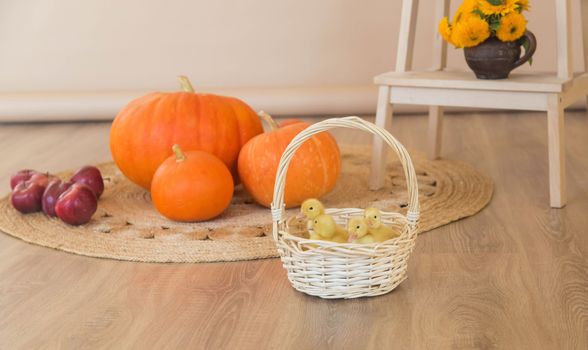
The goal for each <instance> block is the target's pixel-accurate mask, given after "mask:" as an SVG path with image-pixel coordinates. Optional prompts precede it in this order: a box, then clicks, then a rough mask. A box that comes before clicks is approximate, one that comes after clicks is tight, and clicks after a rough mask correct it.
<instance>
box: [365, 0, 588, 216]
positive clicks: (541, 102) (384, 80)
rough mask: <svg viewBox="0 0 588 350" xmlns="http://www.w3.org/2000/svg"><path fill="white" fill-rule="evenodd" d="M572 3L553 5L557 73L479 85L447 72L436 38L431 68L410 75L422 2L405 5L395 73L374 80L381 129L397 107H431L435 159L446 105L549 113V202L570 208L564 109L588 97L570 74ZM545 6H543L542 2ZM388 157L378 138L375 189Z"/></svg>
mask: <svg viewBox="0 0 588 350" xmlns="http://www.w3.org/2000/svg"><path fill="white" fill-rule="evenodd" d="M571 1H572V0H554V1H553V3H554V6H555V16H556V26H557V29H556V36H557V73H552V74H546V73H532V72H531V73H516V72H513V73H511V75H510V78H509V79H505V80H478V79H476V78H475V76H474V73H473V72H469V71H468V72H456V71H451V70H448V69H446V61H447V43H446V42H444V41H443V40H442V39H441V38H440V36H439V35H438V34H437V35H436V37H435V44H434V49H433V67H432V69H431V70H428V71H411V64H412V62H411V61H412V54H413V46H414V37H415V26H416V18H417V8H418V0H403V3H402V12H401V24H400V31H399V33H400V34H399V41H398V52H397V58H396V70H395V71H393V72H388V73H384V74H381V75H378V76H377V77H375V79H374V81H375V83H376V84H378V85H379V86H380V88H379V97H378V108H377V113H376V124H377V125H378V126H381V127H386V126H387V125H389V124H388V123H389V122H390V121H391V119H392V105H393V104H412V105H427V106H430V107H429V127H428V143H429V145H428V155H429V158H431V159H436V158H438V157H439V155H440V149H441V128H442V123H443V107H444V106H455V107H479V108H497V109H510V110H529V111H545V112H547V126H548V135H547V137H548V148H549V152H548V153H549V187H550V192H549V193H550V202H551V206H552V207H554V208H561V207H563V206H564V205H565V204H566V186H565V182H566V181H565V144H564V109H565V108H566V107H568V106H569V105H571V104H572V103H574V102H575V101H577V100H578V99H580V98H583V97H584V98H585V97H586V95H588V74H586V73H581V74H574V72H573V69H572V40H571V33H572V23H571V19H572V14H571ZM575 1H578V2H580V4H579V5H580V6H581V9H582V17H583V18H584V19H585V21H583V22H582V30H583V33H584V35H583V43H584V45H583V46H584V60H585V69H586V68H588V34H587V31H588V0H575ZM536 3H537V4H538V3H539V1H536ZM541 5H543V6H544V5H545V3H543V0H542V1H541ZM535 6H539V5H535ZM436 7H437V8H436V12H435V13H436V16H435V18H436V20H440V19H441V18H442V17H443V16H448V15H449V0H437V1H436ZM540 44H541V39H540V38H539V45H540ZM464 65H465V60H464ZM385 152H386V148H384V145H383V143H382V141H381V139H379V138H374V142H373V154H372V169H371V178H370V186H371V188H372V189H378V188H381V187H382V185H383V181H384V164H385V163H384V162H383V159H384V157H385V156H386V155H385Z"/></svg>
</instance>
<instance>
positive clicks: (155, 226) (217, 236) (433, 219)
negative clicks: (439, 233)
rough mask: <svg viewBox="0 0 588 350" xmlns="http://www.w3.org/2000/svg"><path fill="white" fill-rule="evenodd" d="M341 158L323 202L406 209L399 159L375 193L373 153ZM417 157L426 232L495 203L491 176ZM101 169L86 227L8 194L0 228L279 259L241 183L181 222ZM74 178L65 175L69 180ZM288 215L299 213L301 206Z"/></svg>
mask: <svg viewBox="0 0 588 350" xmlns="http://www.w3.org/2000/svg"><path fill="white" fill-rule="evenodd" d="M389 153H392V152H389ZM342 154H343V155H342V171H341V176H340V179H339V181H338V183H337V186H336V187H335V189H334V190H333V192H331V193H330V194H328V195H327V196H325V197H324V198H323V200H324V203H325V204H326V206H327V207H331V208H349V207H354V208H365V207H367V206H368V205H369V206H371V205H374V206H377V207H380V208H382V209H384V210H387V211H400V212H403V211H404V210H405V208H404V207H405V206H406V197H407V193H406V187H405V182H404V175H403V173H402V168H401V167H400V163H398V162H397V161H395V160H394V156H393V155H390V161H389V162H388V165H387V168H388V172H387V174H388V176H387V177H386V185H385V187H384V188H382V189H381V190H379V191H369V190H368V178H369V169H370V151H369V149H368V148H357V147H342ZM411 154H412V158H413V162H414V164H415V168H416V170H417V174H418V180H419V181H418V183H419V194H420V196H419V197H420V205H421V220H420V232H421V233H422V232H425V231H428V230H431V229H433V228H436V227H439V226H441V225H445V224H447V223H449V222H452V221H455V220H459V219H460V218H463V217H467V216H470V215H473V214H475V213H477V212H478V211H480V210H481V209H482V208H484V206H486V204H488V202H489V201H490V199H491V197H492V191H493V183H492V180H491V179H490V178H489V177H487V176H486V175H484V174H481V173H479V172H478V171H476V170H474V169H473V168H472V167H470V166H469V165H467V164H465V163H463V162H460V161H454V160H437V161H429V160H427V159H426V158H425V157H424V156H423V155H422V154H420V153H418V152H412V153H411ZM99 168H100V170H101V171H102V173H103V176H104V178H105V187H106V189H105V191H104V194H103V195H102V197H101V198H100V201H99V203H98V211H97V212H96V214H94V217H93V218H92V221H90V223H88V224H87V225H84V226H80V227H72V226H69V225H67V224H64V223H63V222H61V221H60V220H58V219H51V218H48V217H47V216H45V215H43V214H42V213H36V214H29V215H22V214H20V213H18V212H17V211H16V210H14V209H13V208H12V207H11V205H10V201H9V199H8V197H5V198H3V199H2V200H0V230H2V231H3V232H6V233H7V234H10V235H12V236H14V237H17V238H20V239H22V240H24V241H26V242H30V243H34V244H38V245H41V246H45V247H50V248H55V249H59V250H63V251H66V252H70V253H75V254H80V255H86V256H92V257H100V258H110V259H117V260H129V261H143V262H182V263H188V262H213V261H235V260H250V259H260V258H270V257H277V256H278V254H277V251H276V247H275V245H274V242H273V239H272V238H271V226H272V222H271V214H270V210H269V209H266V208H263V207H260V206H258V205H256V204H254V203H253V201H252V200H251V198H250V197H249V196H248V195H247V194H246V193H245V191H244V190H243V189H242V188H241V186H239V187H238V188H237V189H236V192H235V196H234V198H233V201H232V205H231V206H230V207H229V208H228V209H227V210H226V212H225V213H224V214H223V215H222V216H220V217H219V218H217V219H215V220H212V221H208V222H202V223H177V222H172V221H170V220H167V219H165V218H163V217H162V216H160V215H159V214H158V213H157V212H156V211H155V209H154V208H153V206H152V204H151V199H150V197H149V192H147V191H145V190H143V189H142V188H140V187H138V186H136V185H134V184H132V183H131V182H130V181H128V180H127V179H126V178H125V177H124V176H123V175H122V174H121V173H120V171H118V169H117V168H116V166H115V165H114V164H113V163H107V164H102V165H99ZM70 174H71V172H63V173H61V174H59V175H60V176H61V177H64V178H65V177H67V176H69V175H70ZM288 212H289V213H288V214H291V215H295V214H296V213H297V209H290V210H288Z"/></svg>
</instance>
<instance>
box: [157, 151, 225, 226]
mask: <svg viewBox="0 0 588 350" xmlns="http://www.w3.org/2000/svg"><path fill="white" fill-rule="evenodd" d="M173 151H174V152H175V156H171V157H169V158H168V159H166V160H165V161H164V162H163V163H161V165H160V166H159V168H157V171H156V172H155V175H154V176H153V182H152V184H151V198H152V200H153V204H154V205H155V208H156V209H157V211H159V212H160V213H161V214H162V215H163V216H165V217H167V218H168V219H171V220H175V221H204V220H209V219H212V218H214V217H216V216H218V215H220V214H221V213H222V212H223V211H224V210H225V209H226V208H227V207H228V206H229V204H230V203H231V198H233V187H234V185H233V177H232V176H231V173H230V172H229V169H228V168H227V166H226V165H225V164H224V163H223V162H222V161H221V160H220V159H218V158H217V157H215V156H213V155H212V154H210V153H206V152H202V151H190V152H186V153H185V154H184V153H183V152H182V150H181V149H180V147H179V146H178V145H174V146H173Z"/></svg>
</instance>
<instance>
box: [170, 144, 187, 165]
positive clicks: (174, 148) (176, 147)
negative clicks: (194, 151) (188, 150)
mask: <svg viewBox="0 0 588 350" xmlns="http://www.w3.org/2000/svg"><path fill="white" fill-rule="evenodd" d="M172 151H174V153H175V154H176V162H177V163H180V162H183V161H184V160H185V159H186V155H185V154H184V152H182V149H181V148H180V146H179V145H177V144H175V145H173V146H172Z"/></svg>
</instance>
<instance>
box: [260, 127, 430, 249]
mask: <svg viewBox="0 0 588 350" xmlns="http://www.w3.org/2000/svg"><path fill="white" fill-rule="evenodd" d="M338 127H342V128H349V129H359V130H363V131H367V132H369V133H372V134H374V135H376V136H379V137H381V138H382V139H383V140H384V141H385V142H386V143H387V144H388V146H390V147H391V148H392V149H393V150H394V151H396V154H397V155H398V158H399V159H400V163H401V164H402V167H403V169H404V175H405V177H406V185H407V186H406V187H407V189H408V212H407V214H406V218H407V221H408V224H410V225H416V224H417V222H418V219H419V201H418V184H417V178H416V173H415V171H414V167H413V165H412V161H411V159H410V156H409V155H408V152H407V151H406V149H405V148H404V146H403V145H402V144H401V143H400V142H398V141H397V140H396V139H395V138H394V136H392V135H391V134H390V133H389V132H388V131H386V129H384V128H381V127H379V126H377V125H375V124H373V123H370V122H368V121H365V120H363V119H361V118H359V117H355V116H352V117H344V118H331V119H326V120H323V121H321V122H318V123H316V124H313V125H311V126H309V127H308V128H306V129H304V130H302V131H301V132H300V133H299V134H298V135H296V136H295V137H294V138H293V139H292V141H290V144H288V147H286V150H285V151H284V153H283V154H282V157H281V158H280V164H279V166H278V170H277V172H276V182H275V184H274V198H273V202H272V209H271V211H272V220H273V224H274V225H273V226H274V230H273V231H274V232H273V233H274V239H277V231H278V224H279V223H281V222H282V221H283V220H284V216H285V214H284V213H285V208H286V206H285V204H284V188H285V186H286V174H287V173H288V167H289V166H290V161H291V160H292V157H294V154H295V153H296V151H297V150H298V148H299V147H300V146H302V144H303V143H304V142H305V141H306V140H308V139H309V138H311V137H312V136H313V135H315V134H318V133H321V132H323V131H326V130H329V129H333V128H338Z"/></svg>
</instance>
